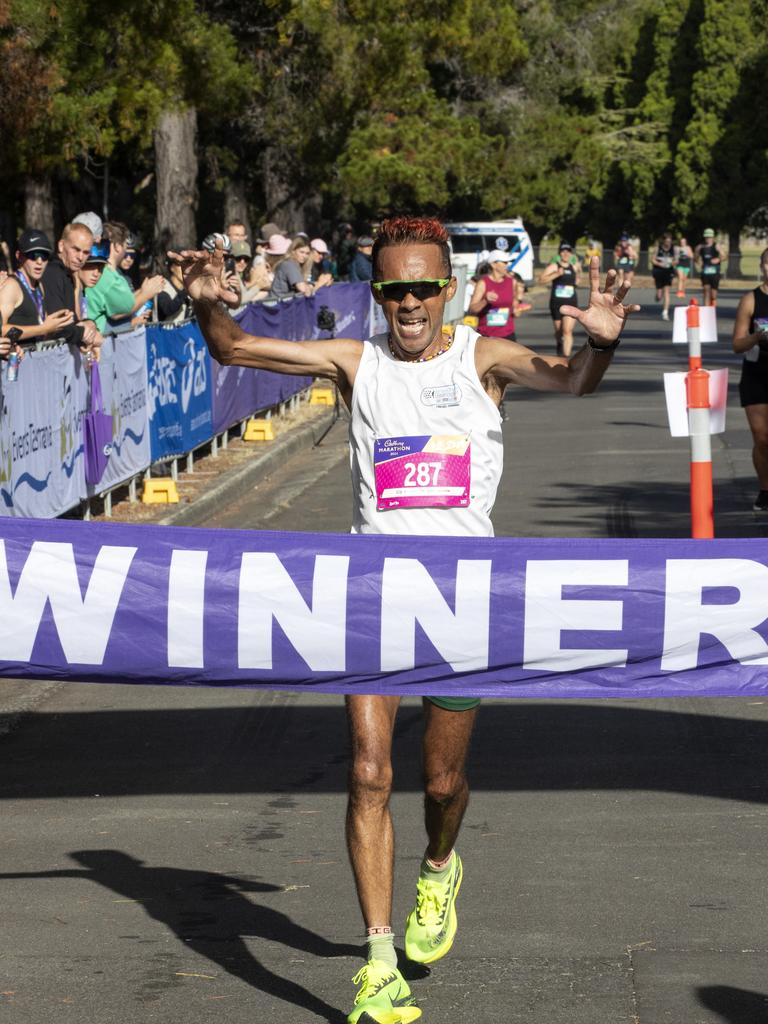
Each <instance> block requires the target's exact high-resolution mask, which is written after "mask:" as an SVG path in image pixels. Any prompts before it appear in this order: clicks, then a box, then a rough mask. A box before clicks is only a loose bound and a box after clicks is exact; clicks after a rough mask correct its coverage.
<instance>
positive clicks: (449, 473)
mask: <svg viewBox="0 0 768 1024" xmlns="http://www.w3.org/2000/svg"><path fill="white" fill-rule="evenodd" d="M470 467H471V446H470V440H469V434H424V435H420V436H417V437H380V438H377V439H376V441H375V442H374V448H373V470H374V478H375V483H376V508H377V509H378V511H379V512H386V511H387V509H392V508H402V509H404V508H463V507H466V506H467V505H469V484H470Z"/></svg>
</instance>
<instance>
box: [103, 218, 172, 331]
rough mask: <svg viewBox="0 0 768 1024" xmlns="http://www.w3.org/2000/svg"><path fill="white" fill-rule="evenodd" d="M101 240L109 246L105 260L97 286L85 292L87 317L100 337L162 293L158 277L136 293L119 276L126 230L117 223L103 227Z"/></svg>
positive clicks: (125, 280)
mask: <svg viewBox="0 0 768 1024" xmlns="http://www.w3.org/2000/svg"><path fill="white" fill-rule="evenodd" d="M103 237H104V239H105V240H108V242H109V260H108V262H107V264H106V265H105V267H104V271H103V273H102V275H101V277H100V279H99V280H98V281H97V283H96V284H95V285H94V286H93V287H92V288H88V289H87V290H86V300H87V303H88V316H89V317H90V318H91V319H92V320H93V321H94V322H95V324H96V326H97V327H98V329H99V330H100V331H101V332H102V333H103V332H104V331H105V330H108V329H109V326H110V325H111V326H115V325H116V324H119V323H120V321H121V320H122V321H125V320H128V319H129V318H130V317H132V316H133V314H134V313H136V312H137V311H138V310H140V309H141V307H142V306H143V305H144V304H145V303H147V302H151V301H152V299H154V297H155V296H156V295H157V294H158V293H159V292H161V291H162V290H163V287H164V285H165V278H164V277H163V276H162V274H157V275H155V276H154V277H148V278H147V279H146V281H144V283H143V284H142V286H141V287H140V288H138V289H137V290H136V291H133V289H132V288H131V286H130V283H129V282H128V280H127V279H126V278H125V276H124V275H123V274H121V273H120V269H119V268H120V263H121V261H122V259H123V256H124V255H125V249H126V243H127V241H128V238H129V232H128V228H127V227H126V226H125V224H120V223H119V222H117V221H108V222H107V223H106V224H105V225H104V235H103Z"/></svg>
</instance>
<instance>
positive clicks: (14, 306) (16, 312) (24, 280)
mask: <svg viewBox="0 0 768 1024" xmlns="http://www.w3.org/2000/svg"><path fill="white" fill-rule="evenodd" d="M52 255H53V248H52V246H51V243H50V241H49V239H48V236H47V235H46V234H45V232H44V231H37V230H36V229H34V228H28V229H27V230H26V231H23V232H22V233H21V235H20V236H19V241H18V243H17V246H16V264H17V266H18V268H19V269H18V270H17V271H16V273H15V274H14V275H13V276H12V277H9V278H8V279H7V280H6V281H5V282H4V283H3V285H2V287H0V317H1V318H2V323H3V327H18V329H19V330H20V331H21V337H20V338H19V341H26V340H31V339H33V338H40V337H43V336H44V335H52V336H53V337H56V336H57V334H59V333H60V332H61V331H62V330H64V328H66V327H68V326H69V325H70V324H71V323H73V321H74V314H73V312H72V311H71V310H69V309H59V310H57V311H56V312H54V313H50V312H49V313H46V306H45V293H44V291H43V286H42V283H41V281H42V277H43V273H44V271H45V268H46V266H47V264H48V261H49V260H50V258H51V256H52Z"/></svg>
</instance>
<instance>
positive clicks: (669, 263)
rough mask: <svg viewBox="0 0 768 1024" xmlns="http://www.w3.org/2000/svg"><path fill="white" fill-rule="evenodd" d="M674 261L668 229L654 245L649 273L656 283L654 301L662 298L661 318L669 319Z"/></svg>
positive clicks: (673, 248)
mask: <svg viewBox="0 0 768 1024" xmlns="http://www.w3.org/2000/svg"><path fill="white" fill-rule="evenodd" d="M674 261H675V247H674V245H673V244H672V235H671V233H670V232H669V231H665V232H664V234H663V235H662V236H661V240H660V241H659V243H658V245H657V246H656V252H655V253H654V256H653V261H652V265H651V273H652V274H653V281H654V284H655V285H656V301H657V302H658V301H659V300H660V299H661V300H662V309H661V319H662V320H669V291H670V288H671V287H672V278H673V277H674V267H673V264H674Z"/></svg>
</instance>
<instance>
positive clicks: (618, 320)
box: [560, 256, 640, 346]
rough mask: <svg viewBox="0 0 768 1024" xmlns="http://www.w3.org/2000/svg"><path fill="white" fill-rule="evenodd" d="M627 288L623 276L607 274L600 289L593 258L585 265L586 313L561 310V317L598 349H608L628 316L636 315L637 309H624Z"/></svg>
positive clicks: (597, 263) (596, 258) (569, 308)
mask: <svg viewBox="0 0 768 1024" xmlns="http://www.w3.org/2000/svg"><path fill="white" fill-rule="evenodd" d="M628 291H629V285H628V284H625V283H624V281H623V275H620V274H618V273H617V272H616V271H615V270H609V271H608V273H607V274H606V275H605V286H604V287H603V288H601V287H600V258H599V256H593V257H592V258H591V259H590V261H589V305H588V306H587V308H586V309H579V308H578V307H577V306H561V307H560V312H561V313H562V314H563V315H564V316H572V317H573V318H574V319H575V320H578V321H579V323H580V324H581V326H582V327H583V328H584V330H585V331H586V332H587V334H588V335H589V336H590V338H592V340H593V341H594V342H595V344H596V345H598V346H607V345H611V344H612V343H613V342H614V341H616V339H617V338H618V337H619V335H620V334H621V332H622V331H623V330H624V324H625V323H626V322H627V317H628V316H629V315H630V313H639V312H640V307H639V306H638V305H635V304H633V305H629V306H627V305H625V304H624V299H625V298H626V296H627V292H628Z"/></svg>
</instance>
